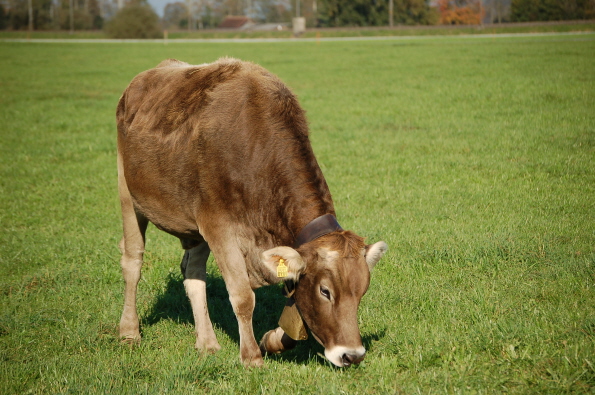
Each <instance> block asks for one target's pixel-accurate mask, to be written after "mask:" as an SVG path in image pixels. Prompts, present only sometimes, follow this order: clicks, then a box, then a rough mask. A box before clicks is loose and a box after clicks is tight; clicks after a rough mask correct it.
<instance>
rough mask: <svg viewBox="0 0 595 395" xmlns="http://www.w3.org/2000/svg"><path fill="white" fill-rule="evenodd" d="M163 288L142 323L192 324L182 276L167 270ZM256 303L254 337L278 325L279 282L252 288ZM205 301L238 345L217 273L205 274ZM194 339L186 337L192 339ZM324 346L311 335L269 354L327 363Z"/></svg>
mask: <svg viewBox="0 0 595 395" xmlns="http://www.w3.org/2000/svg"><path fill="white" fill-rule="evenodd" d="M166 281H167V285H166V288H165V291H164V292H163V293H162V294H161V295H159V296H158V297H157V301H156V302H155V304H154V305H153V306H152V308H151V309H150V310H149V311H148V312H147V313H146V314H145V315H144V317H142V318H141V329H142V326H151V325H154V324H156V323H157V322H159V321H161V320H163V319H171V320H173V321H176V322H180V323H187V324H191V325H194V318H193V316H192V308H191V307H190V302H189V300H188V298H187V296H186V292H185V290H184V285H183V282H182V276H181V275H176V274H173V273H169V274H168V278H167V280H166ZM255 294H256V307H255V308H254V316H253V326H254V335H255V337H256V341H257V342H258V341H260V339H261V338H262V336H263V335H264V334H265V333H266V332H267V331H269V330H271V329H274V328H276V327H277V326H278V324H277V322H278V320H279V317H280V316H281V312H282V311H283V306H284V305H285V298H284V297H283V296H282V294H281V286H280V285H277V286H275V285H272V286H268V287H262V288H259V289H257V290H255ZM207 301H208V307H209V315H210V317H211V321H212V322H213V325H214V326H215V328H216V329H217V328H218V329H220V330H221V331H223V332H225V333H226V334H227V336H229V337H230V338H231V339H232V340H233V341H234V342H235V343H237V344H238V345H239V342H240V337H239V333H238V324H237V320H236V317H235V314H234V312H233V309H232V307H231V303H230V302H229V296H228V293H227V289H226V288H225V282H224V281H223V279H222V278H221V277H220V276H219V275H210V274H209V275H208V277H207ZM384 333H385V330H382V331H380V332H378V333H374V334H368V335H364V336H363V337H362V342H363V345H364V347H365V348H366V349H368V350H369V349H370V347H371V345H372V342H373V341H376V340H379V339H381V338H382V337H384ZM194 340H195V339H188V341H189V342H194ZM323 353H324V349H323V347H322V346H321V345H320V344H319V343H318V342H317V341H316V340H314V338H313V337H312V336H311V335H310V336H309V337H308V339H307V340H304V341H300V342H298V344H297V346H296V348H295V349H293V350H290V351H286V352H284V353H282V354H278V355H272V356H269V358H271V359H280V360H286V361H290V362H294V363H300V364H305V363H309V362H310V361H312V360H314V361H317V363H319V364H321V365H330V363H329V362H328V361H327V360H326V359H323V358H321V357H315V356H316V355H317V354H323Z"/></svg>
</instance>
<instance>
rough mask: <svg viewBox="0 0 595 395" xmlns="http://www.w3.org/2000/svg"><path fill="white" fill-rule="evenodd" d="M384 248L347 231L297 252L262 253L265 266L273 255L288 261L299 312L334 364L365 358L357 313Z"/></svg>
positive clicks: (273, 250)
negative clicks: (366, 241)
mask: <svg viewBox="0 0 595 395" xmlns="http://www.w3.org/2000/svg"><path fill="white" fill-rule="evenodd" d="M386 249H387V246H386V243H384V242H383V241H381V242H378V243H376V244H372V245H368V246H366V245H364V243H363V239H362V238H360V237H359V236H357V235H355V234H353V233H351V232H334V233H331V234H329V235H327V236H324V237H321V238H319V239H317V240H315V241H313V242H310V243H307V244H305V245H304V246H302V247H300V248H299V249H298V251H296V250H294V249H291V248H289V247H278V248H274V249H272V250H269V251H267V252H265V256H264V257H265V259H266V258H267V256H268V257H269V262H274V260H275V257H282V258H284V259H285V260H286V261H288V262H289V265H288V266H289V277H290V278H291V279H293V280H294V281H296V287H295V294H294V299H295V302H296V305H297V307H298V310H299V311H300V314H301V315H302V318H303V319H304V321H305V322H306V325H307V326H308V327H309V328H310V331H311V332H312V335H313V336H314V338H315V339H316V340H317V341H318V342H319V343H320V344H322V346H324V354H325V356H326V357H327V358H328V360H329V361H331V362H332V363H333V364H335V365H337V366H349V365H351V364H357V363H359V362H361V360H363V359H364V355H365V353H366V349H365V348H364V346H363V345H362V340H361V336H360V332H359V328H358V323H357V310H358V306H359V303H360V300H361V298H362V296H363V295H364V293H365V292H366V290H367V289H368V285H369V283H370V271H371V270H372V268H373V267H374V265H376V263H377V262H378V261H379V260H380V258H381V257H382V255H383V254H384V252H385V251H386ZM269 253H272V254H274V255H270V254H269ZM277 260H278V259H277Z"/></svg>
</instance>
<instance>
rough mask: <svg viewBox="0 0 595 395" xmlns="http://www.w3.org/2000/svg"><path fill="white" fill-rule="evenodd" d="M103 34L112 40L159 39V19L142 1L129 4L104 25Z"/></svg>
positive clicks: (160, 35)
mask: <svg viewBox="0 0 595 395" xmlns="http://www.w3.org/2000/svg"><path fill="white" fill-rule="evenodd" d="M105 32H106V33H107V34H108V35H109V36H110V37H113V38H161V37H162V33H161V27H160V26H159V17H158V16H157V14H156V13H155V11H153V8H151V6H150V5H149V4H148V3H147V2H146V1H144V0H140V1H136V2H133V3H130V4H128V5H126V6H124V8H122V9H121V10H119V11H118V13H117V14H116V16H115V17H114V18H113V19H112V20H111V21H109V22H108V23H107V24H106V27H105Z"/></svg>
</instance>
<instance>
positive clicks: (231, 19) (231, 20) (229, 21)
mask: <svg viewBox="0 0 595 395" xmlns="http://www.w3.org/2000/svg"><path fill="white" fill-rule="evenodd" d="M245 25H252V21H251V20H250V18H248V17H247V16H233V15H229V16H226V17H225V19H223V21H221V23H220V24H219V27H220V28H223V29H239V28H242V27H245Z"/></svg>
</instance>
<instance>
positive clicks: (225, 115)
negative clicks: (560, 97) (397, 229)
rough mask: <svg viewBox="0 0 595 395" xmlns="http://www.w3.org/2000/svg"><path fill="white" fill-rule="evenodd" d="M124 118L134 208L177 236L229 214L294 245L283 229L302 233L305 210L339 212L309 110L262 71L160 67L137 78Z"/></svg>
mask: <svg viewBox="0 0 595 395" xmlns="http://www.w3.org/2000/svg"><path fill="white" fill-rule="evenodd" d="M117 120H118V149H119V152H120V155H121V157H122V161H123V167H124V174H125V178H126V183H127V186H128V188H129V190H130V193H131V195H132V198H133V201H134V204H135V207H136V209H137V210H139V211H140V212H141V213H143V214H144V215H146V216H147V218H148V219H149V220H150V221H151V222H153V223H154V224H155V225H157V226H158V227H160V228H161V229H163V230H166V231H168V232H170V233H172V234H174V235H177V236H179V237H197V236H198V233H199V227H200V226H201V224H205V223H208V222H212V221H214V220H221V219H222V218H224V219H225V220H226V221H228V222H229V221H235V222H237V223H239V224H244V225H246V226H247V227H252V228H254V229H268V230H272V233H276V234H275V235H274V237H276V238H277V240H276V241H285V242H289V241H291V238H292V237H293V235H291V234H289V233H288V231H287V229H285V228H286V227H283V226H281V227H280V226H279V224H286V225H289V224H291V225H293V227H297V228H299V226H300V225H301V224H299V221H300V220H301V219H300V218H298V217H300V216H303V212H302V213H301V214H299V213H298V211H303V210H304V209H305V210H308V209H311V210H313V211H316V212H323V213H325V212H334V210H333V207H332V201H331V198H330V193H329V191H328V188H327V186H326V183H325V181H324V178H323V176H322V174H321V172H320V169H319V167H318V164H317V162H316V159H315V158H314V155H313V152H312V148H311V146H310V143H309V140H308V129H307V122H306V118H305V115H304V112H303V110H302V109H301V108H300V106H299V104H298V102H297V99H296V98H295V96H294V95H293V94H292V92H291V91H290V90H289V89H288V88H287V87H286V86H285V85H284V84H283V83H282V82H281V81H280V80H279V79H278V78H277V77H275V76H274V75H272V74H270V73H269V72H268V71H266V70H265V69H263V68H262V67H260V66H257V65H255V64H252V63H248V62H241V61H238V60H235V59H229V58H224V59H220V60H219V61H217V62H215V63H211V64H205V65H199V66H191V65H188V64H186V63H183V62H179V61H175V60H169V61H165V62H162V63H161V64H160V65H159V66H157V67H156V68H154V69H151V70H148V71H146V72H143V73H141V74H139V75H138V76H137V77H136V78H135V79H134V80H133V81H132V82H131V84H130V85H129V87H128V88H127V89H126V91H125V92H124V94H123V95H122V98H121V99H120V103H119V105H118V110H117ZM294 206H295V207H294ZM298 206H299V207H298Z"/></svg>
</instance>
